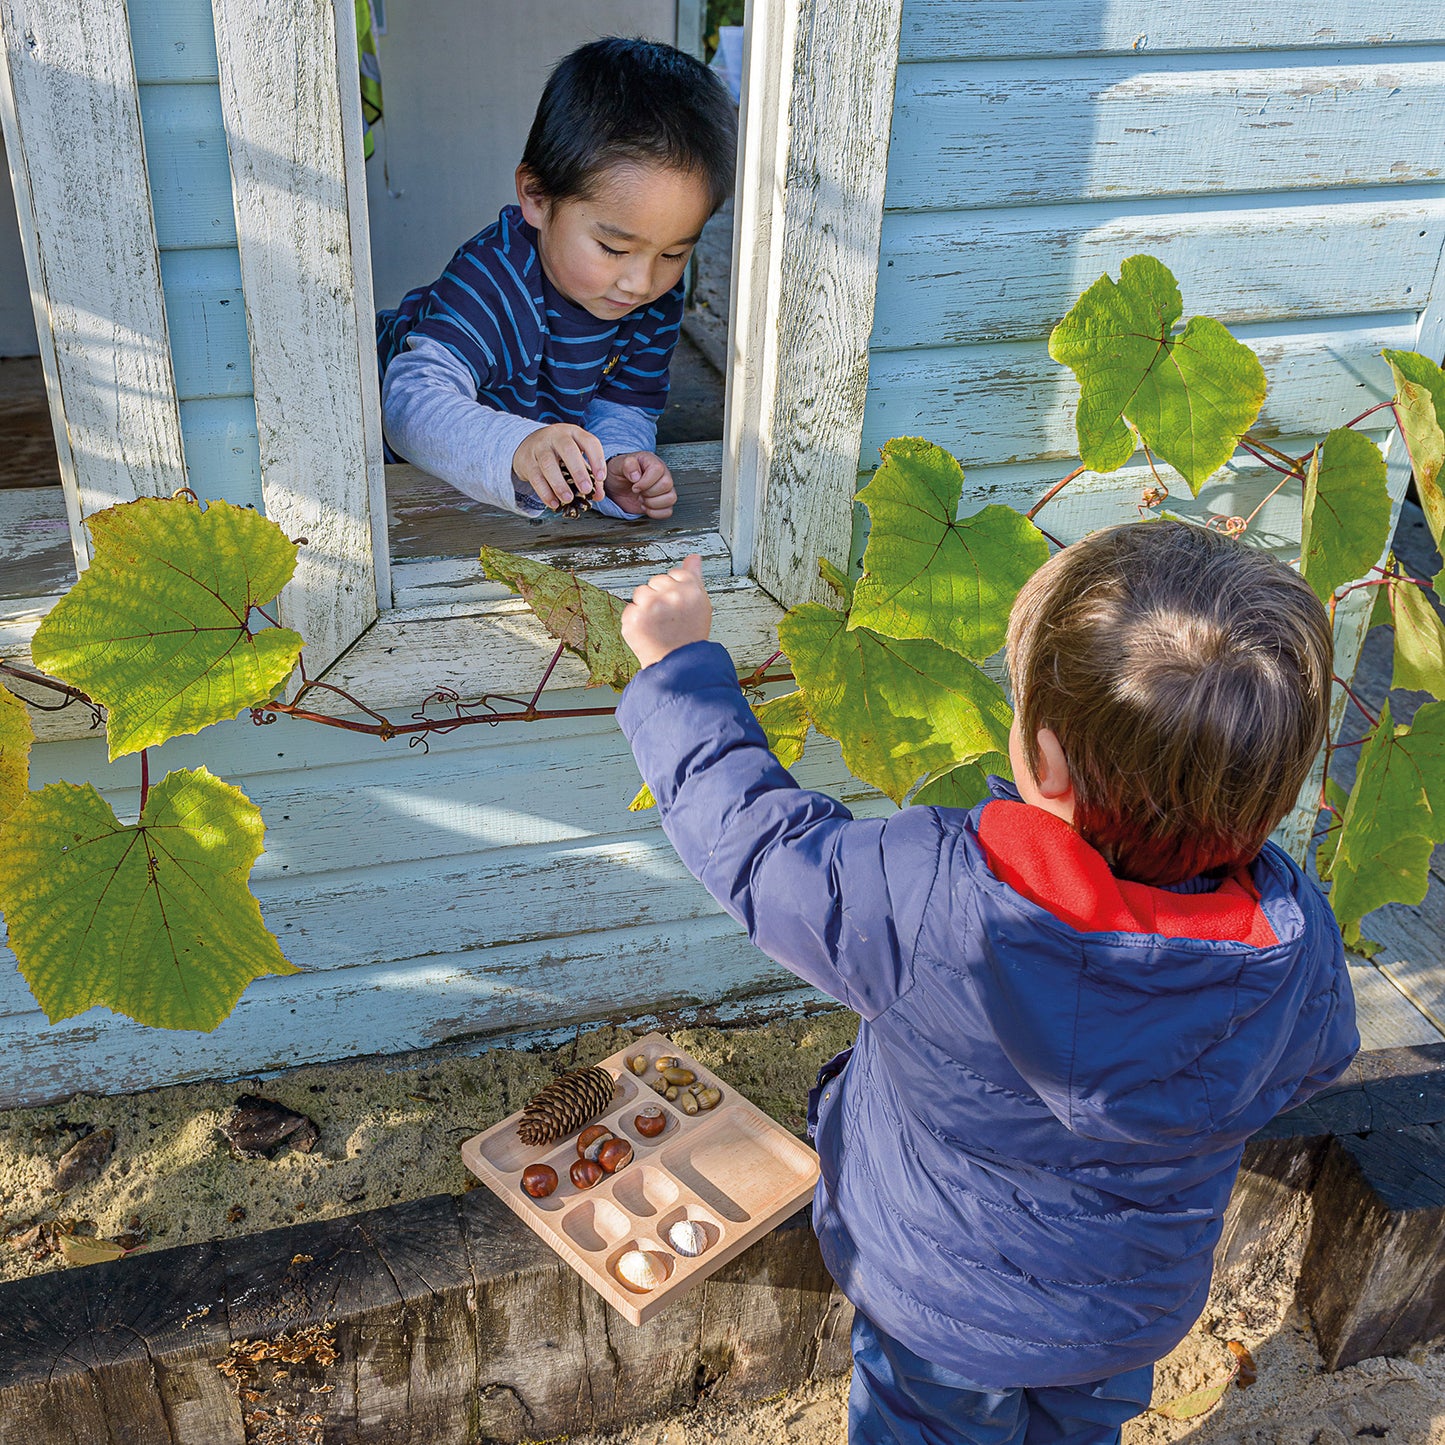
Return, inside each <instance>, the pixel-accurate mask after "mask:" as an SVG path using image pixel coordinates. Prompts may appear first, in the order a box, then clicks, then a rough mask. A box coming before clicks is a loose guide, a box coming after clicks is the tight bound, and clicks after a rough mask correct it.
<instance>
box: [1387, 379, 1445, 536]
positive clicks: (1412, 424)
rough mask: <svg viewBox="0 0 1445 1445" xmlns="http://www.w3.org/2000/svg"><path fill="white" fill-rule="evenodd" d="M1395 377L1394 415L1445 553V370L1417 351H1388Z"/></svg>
mask: <svg viewBox="0 0 1445 1445" xmlns="http://www.w3.org/2000/svg"><path fill="white" fill-rule="evenodd" d="M1384 357H1385V360H1386V361H1388V362H1389V363H1390V371H1391V372H1392V373H1393V375H1394V378H1395V415H1396V416H1397V417H1398V418H1399V422H1400V434H1401V436H1402V437H1403V438H1404V441H1405V450H1406V451H1407V452H1409V454H1410V466H1411V468H1412V469H1413V471H1414V473H1415V490H1416V492H1418V493H1419V496H1420V507H1421V509H1422V510H1423V511H1424V513H1425V520H1426V521H1427V522H1428V523H1429V524H1430V531H1431V533H1432V534H1433V536H1434V538H1435V545H1436V547H1437V548H1439V549H1440V550H1441V551H1445V490H1442V487H1441V478H1440V469H1441V466H1442V463H1445V431H1442V428H1445V371H1442V370H1441V369H1440V368H1439V367H1438V366H1437V365H1436V364H1435V363H1434V362H1433V361H1431V360H1430V358H1429V357H1428V356H1421V355H1420V353H1419V352H1418V351H1386V352H1385V353H1384Z"/></svg>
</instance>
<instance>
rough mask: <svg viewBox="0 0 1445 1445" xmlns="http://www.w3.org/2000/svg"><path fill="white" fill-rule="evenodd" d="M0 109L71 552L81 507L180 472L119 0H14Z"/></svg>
mask: <svg viewBox="0 0 1445 1445" xmlns="http://www.w3.org/2000/svg"><path fill="white" fill-rule="evenodd" d="M0 38H3V45H4V52H3V58H4V63H3V65H0V118H3V124H4V130H5V148H6V153H7V155H8V158H9V164H10V172H11V180H12V182H13V184H14V187H15V201H16V210H17V213H18V216H19V221H20V237H21V245H22V247H23V250H24V253H25V269H26V272H27V274H28V276H29V279H30V292H31V298H32V302H33V305H34V308H35V323H36V332H37V335H38V337H39V342H40V355H41V360H42V364H43V366H44V370H45V382H46V390H47V392H48V393H49V396H50V404H51V415H52V419H53V422H54V426H55V439H56V450H57V452H58V454H59V459H60V474H61V480H62V483H63V486H64V491H65V506H66V515H67V518H68V520H69V522H70V531H71V540H72V543H73V545H74V547H75V556H76V566H77V567H78V568H84V567H85V565H86V564H87V562H88V561H89V559H90V553H89V543H88V541H87V538H86V535H85V531H84V528H83V527H82V526H81V522H82V520H83V518H85V517H87V516H89V515H91V514H92V513H93V512H98V511H102V510H103V509H104V508H106V507H109V506H113V505H114V504H115V503H117V502H128V501H132V500H134V499H135V498H136V497H146V496H168V495H169V494H170V493H172V492H173V491H175V490H176V489H177V488H179V487H182V486H184V485H185V480H186V479H185V469H184V463H183V461H182V451H181V428H180V410H179V407H178V405H177V402H176V387H175V379H174V376H173V374H172V368H171V354H170V344H169V340H168V337H167V332H166V314H165V303H164V300H163V297H162V293H161V274H160V253H159V250H158V248H157V245H156V234H155V224H154V221H153V220H152V216H151V201H150V190H149V187H148V185H147V181H146V165H145V151H144V147H143V144H142V140H141V119H140V103H139V98H138V94H137V89H136V80H135V66H134V63H133V61H132V57H131V44H130V30H129V26H128V23H127V18H126V7H125V4H124V3H123V0H85V3H83V4H76V3H72V0H4V3H3V4H0Z"/></svg>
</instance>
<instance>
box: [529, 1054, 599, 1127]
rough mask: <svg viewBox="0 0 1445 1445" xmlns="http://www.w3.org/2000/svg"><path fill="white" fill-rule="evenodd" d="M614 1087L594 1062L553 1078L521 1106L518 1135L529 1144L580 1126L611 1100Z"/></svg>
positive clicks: (595, 1115)
mask: <svg viewBox="0 0 1445 1445" xmlns="http://www.w3.org/2000/svg"><path fill="white" fill-rule="evenodd" d="M613 1088H614V1085H613V1082H612V1075H611V1074H609V1073H608V1072H607V1070H606V1069H599V1068H598V1067H597V1066H596V1065H595V1064H594V1065H592V1066H591V1067H590V1068H586V1069H574V1070H573V1071H572V1072H571V1073H570V1074H563V1075H562V1076H561V1077H560V1078H556V1079H553V1080H552V1082H551V1083H550V1084H548V1085H547V1087H546V1088H545V1089H543V1090H541V1092H540V1093H537V1094H534V1095H533V1096H532V1098H531V1099H530V1100H529V1101H528V1103H527V1105H526V1107H525V1108H524V1109H523V1110H522V1121H521V1123H520V1124H518V1125H517V1137H518V1138H519V1139H520V1140H521V1141H522V1143H524V1144H526V1145H528V1146H531V1145H535V1144H550V1143H551V1142H552V1140H554V1139H560V1138H561V1137H562V1136H563V1135H564V1134H570V1133H571V1132H572V1131H573V1130H574V1129H580V1128H581V1127H582V1125H584V1124H585V1123H586V1122H587V1121H588V1120H589V1119H595V1118H596V1117H597V1116H598V1115H599V1114H600V1113H601V1112H602V1111H603V1110H604V1109H605V1108H606V1107H607V1106H608V1105H609V1104H610V1103H611V1102H612V1091H613Z"/></svg>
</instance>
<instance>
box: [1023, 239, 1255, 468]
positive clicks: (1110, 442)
mask: <svg viewBox="0 0 1445 1445" xmlns="http://www.w3.org/2000/svg"><path fill="white" fill-rule="evenodd" d="M1183 314H1184V300H1183V298H1182V297H1181V295H1180V294H1179V283H1178V282H1177V281H1175V279H1174V277H1173V275H1172V274H1171V273H1170V271H1169V268H1168V267H1167V266H1165V265H1164V264H1163V262H1162V261H1159V260H1156V259H1155V258H1154V257H1153V256H1130V257H1129V259H1128V260H1126V261H1125V262H1124V264H1123V265H1122V266H1121V267H1120V268H1119V280H1118V282H1117V283H1116V282H1114V281H1112V280H1111V279H1110V278H1109V277H1108V276H1107V275H1105V276H1101V277H1100V278H1099V279H1098V280H1097V281H1095V282H1094V284H1093V285H1092V286H1090V287H1089V289H1088V290H1087V291H1085V292H1084V294H1083V295H1082V296H1081V297H1080V298H1079V299H1078V301H1077V302H1075V304H1074V308H1073V310H1071V311H1070V312H1069V314H1068V315H1067V316H1065V317H1064V319H1063V320H1062V321H1061V322H1059V324H1058V325H1057V326H1056V327H1054V331H1053V335H1052V336H1050V337H1049V355H1050V356H1052V357H1053V358H1054V360H1055V361H1058V362H1062V363H1063V365H1065V366H1067V367H1068V368H1069V369H1070V370H1071V371H1072V372H1073V373H1074V375H1075V376H1076V377H1077V378H1078V381H1079V389H1080V396H1079V410H1078V414H1077V416H1076V418H1075V425H1076V427H1077V430H1078V436H1079V456H1080V458H1081V459H1082V461H1083V463H1084V465H1085V466H1087V467H1090V468H1091V469H1092V470H1094V471H1096V472H1112V471H1117V470H1118V469H1119V468H1120V467H1122V466H1123V465H1124V463H1125V462H1127V461H1128V460H1129V458H1130V457H1131V456H1133V454H1134V446H1135V442H1134V431H1137V432H1138V434H1139V436H1140V438H1142V440H1143V441H1144V442H1145V444H1146V445H1147V446H1148V447H1150V449H1151V450H1152V451H1153V452H1154V453H1155V455H1157V456H1160V457H1162V458H1163V459H1164V460H1165V461H1166V462H1168V463H1169V465H1170V466H1172V467H1173V468H1175V470H1176V471H1178V472H1179V474H1180V475H1181V476H1182V477H1183V478H1184V479H1185V481H1187V482H1188V483H1189V485H1190V487H1191V489H1192V490H1193V491H1194V493H1195V495H1196V496H1197V495H1198V493H1199V489H1200V487H1201V486H1203V485H1204V483H1205V481H1206V480H1207V479H1208V478H1209V477H1211V476H1212V475H1213V474H1214V473H1215V472H1217V471H1218V470H1219V469H1220V467H1222V466H1223V465H1224V464H1225V462H1227V461H1228V460H1229V458H1230V457H1231V456H1232V455H1233V454H1234V449H1235V447H1236V446H1238V444H1239V439H1240V437H1241V436H1243V435H1244V433H1245V432H1247V431H1248V430H1249V429H1250V427H1251V426H1253V424H1254V421H1255V418H1256V417H1257V416H1258V415H1259V409H1260V407H1261V406H1263V404H1264V391H1265V380H1264V368H1263V367H1261V366H1260V364H1259V358H1258V357H1257V356H1255V354H1254V352H1252V351H1251V350H1250V349H1249V347H1247V346H1246V345H1244V343H1243V342H1241V341H1236V340H1235V339H1234V337H1233V336H1231V335H1230V334H1229V332H1228V331H1227V330H1226V329H1225V328H1224V326H1222V325H1221V324H1220V323H1219V322H1218V321H1214V320H1212V319H1211V318H1209V317H1207V316H1196V317H1194V318H1193V319H1192V320H1191V321H1190V322H1189V324H1188V325H1187V326H1186V327H1185V328H1184V330H1183V331H1182V332H1180V333H1179V334H1178V335H1177V336H1176V335H1174V334H1173V333H1174V325H1175V323H1176V322H1177V321H1178V320H1179V318H1180V317H1181V316H1182V315H1183ZM1130 424H1132V426H1133V429H1134V430H1131V429H1130Z"/></svg>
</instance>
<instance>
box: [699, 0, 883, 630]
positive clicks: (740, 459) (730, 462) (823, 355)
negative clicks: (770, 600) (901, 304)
mask: <svg viewBox="0 0 1445 1445" xmlns="http://www.w3.org/2000/svg"><path fill="white" fill-rule="evenodd" d="M901 15H902V0H864V3H859V4H857V5H831V4H828V3H826V0H756V3H755V4H754V5H753V7H752V9H751V13H750V16H749V21H748V38H747V39H748V44H747V49H748V66H747V72H746V79H745V83H744V92H743V132H744V137H745V139H744V145H743V166H742V173H741V176H740V179H739V187H738V196H739V201H738V221H737V228H736V236H737V241H736V245H735V254H734V265H733V275H734V282H733V305H732V316H731V327H730V337H731V342H730V346H731V356H730V365H729V370H728V383H729V385H728V411H727V421H726V433H727V446H726V450H725V453H724V466H723V510H722V526H723V530H724V533H725V535H726V536H727V537H728V540H729V544H730V545H731V547H732V549H733V558H734V570H735V571H740V572H741V571H751V572H752V574H753V575H754V576H755V577H756V578H757V580H758V581H759V582H760V583H761V584H762V586H763V587H764V588H765V589H766V590H767V591H768V592H769V593H770V594H771V595H772V596H774V597H775V598H777V600H778V601H779V602H782V603H783V604H785V605H789V606H791V605H792V604H794V603H797V602H800V601H802V600H803V599H804V598H806V597H809V596H813V595H821V589H822V584H821V583H820V581H819V579H818V574H817V562H818V558H819V557H820V556H823V557H827V558H828V559H829V560H830V561H832V562H834V563H836V564H837V565H838V566H840V567H845V568H846V566H847V562H848V553H849V546H850V541H851V537H852V508H851V505H850V503H851V500H852V497H853V492H854V490H855V487H856V484H857V476H858V454H859V448H860V445H861V437H862V428H863V406H864V401H865V399H866V394H867V389H868V338H869V335H870V333H871V331H872V328H873V301H874V295H875V292H876V289H877V282H878V241H879V234H880V232H881V229H882V223H883V190H884V182H885V179H886V173H887V165H888V138H889V131H890V125H891V121H892V112H893V82H894V76H895V74H896V72H897V66H898V34H899V27H900V23H901Z"/></svg>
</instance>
